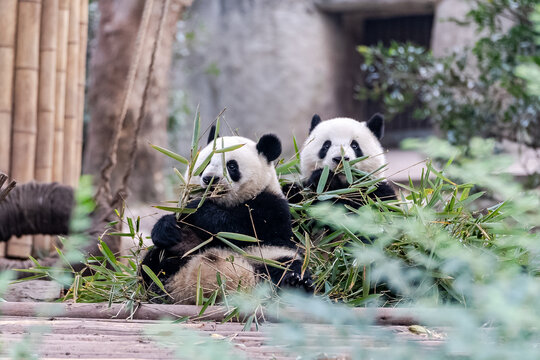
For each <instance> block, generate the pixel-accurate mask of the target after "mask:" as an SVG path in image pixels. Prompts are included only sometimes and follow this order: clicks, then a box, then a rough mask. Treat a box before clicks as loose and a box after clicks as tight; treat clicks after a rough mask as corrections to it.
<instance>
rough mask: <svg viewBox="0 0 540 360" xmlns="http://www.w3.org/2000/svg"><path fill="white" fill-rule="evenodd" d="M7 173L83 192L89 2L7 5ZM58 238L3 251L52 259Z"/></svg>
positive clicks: (11, 1)
mask: <svg viewBox="0 0 540 360" xmlns="http://www.w3.org/2000/svg"><path fill="white" fill-rule="evenodd" d="M0 24H2V31H0V85H1V86H0V172H5V173H7V174H8V176H9V177H10V178H12V179H14V180H16V181H17V182H20V183H24V182H28V181H32V180H36V181H39V182H51V181H58V182H61V183H64V184H67V185H71V186H75V185H76V184H77V182H78V178H79V174H80V170H81V164H80V162H81V154H80V152H81V143H82V128H83V111H84V84H85V66H86V41H87V28H88V26H87V25H88V0H0ZM50 247H51V238H50V237H48V236H41V235H36V236H34V237H32V236H24V237H22V238H12V239H10V240H9V242H8V243H7V247H5V244H0V256H9V257H15V258H27V257H28V255H31V254H33V255H38V256H39V255H47V254H49V251H50Z"/></svg>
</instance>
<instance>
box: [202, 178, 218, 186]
mask: <svg viewBox="0 0 540 360" xmlns="http://www.w3.org/2000/svg"><path fill="white" fill-rule="evenodd" d="M212 179H214V182H213V184H217V182H218V181H219V177H217V176H204V177H203V178H202V181H203V183H204V184H205V185H208V184H210V182H211V181H212Z"/></svg>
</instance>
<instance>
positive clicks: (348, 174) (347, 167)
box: [342, 159, 353, 184]
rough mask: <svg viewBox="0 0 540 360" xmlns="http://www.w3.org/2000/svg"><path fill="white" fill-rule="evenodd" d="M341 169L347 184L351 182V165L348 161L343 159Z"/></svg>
mask: <svg viewBox="0 0 540 360" xmlns="http://www.w3.org/2000/svg"><path fill="white" fill-rule="evenodd" d="M342 161H343V171H344V172H345V178H347V182H348V183H349V184H352V183H353V176H352V172H351V165H350V163H349V162H348V161H347V160H345V159H343V160H342Z"/></svg>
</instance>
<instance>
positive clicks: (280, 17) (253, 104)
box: [172, 0, 474, 156]
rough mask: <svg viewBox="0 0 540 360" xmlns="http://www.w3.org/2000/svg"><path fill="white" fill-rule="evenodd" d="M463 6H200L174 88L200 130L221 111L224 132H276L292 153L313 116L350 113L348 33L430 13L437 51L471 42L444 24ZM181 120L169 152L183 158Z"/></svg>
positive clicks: (266, 0) (331, 1)
mask: <svg viewBox="0 0 540 360" xmlns="http://www.w3.org/2000/svg"><path fill="white" fill-rule="evenodd" d="M317 4H318V5H319V6H317ZM343 4H345V5H347V6H349V8H343V6H344V5H343ZM337 5H339V6H341V8H339V6H338V8H336V6H337ZM383 5H384V6H386V9H387V11H386V10H385V7H384V6H383ZM351 6H352V7H351ZM467 10H468V3H467V1H466V0H441V1H435V0H410V1H407V0H385V1H384V2H376V3H375V2H373V1H367V0H316V1H313V0H271V1H270V0H197V1H194V2H193V6H192V8H191V10H190V12H189V15H188V17H187V18H186V19H185V20H184V22H183V28H182V32H181V33H188V34H190V36H189V40H188V41H186V44H187V45H186V46H185V48H184V49H183V51H181V52H180V54H181V56H180V57H179V58H178V59H176V61H175V62H174V64H173V74H172V76H173V81H172V84H173V91H174V93H176V94H184V97H183V100H182V101H183V102H184V103H183V105H185V107H187V108H188V109H190V110H191V111H192V112H193V111H194V110H195V109H196V107H197V104H199V105H200V111H201V115H202V120H203V128H204V129H205V128H206V127H207V126H208V124H209V123H210V122H211V121H213V120H214V118H215V117H216V115H217V114H218V113H219V112H220V111H221V110H223V109H224V108H227V110H226V112H225V120H226V123H227V125H225V126H223V127H222V129H227V130H226V131H222V135H228V134H231V131H230V130H228V129H229V127H230V128H231V129H233V130H234V129H238V133H239V134H240V135H243V136H247V137H250V138H257V137H258V136H260V135H262V134H264V133H267V132H273V133H276V134H277V135H278V136H279V137H280V138H281V139H282V142H283V144H284V152H285V155H288V156H290V155H292V153H293V151H292V149H293V147H292V136H293V135H295V136H296V138H297V140H298V142H300V143H301V142H302V141H303V140H304V138H305V136H306V135H307V130H308V127H309V121H310V119H311V117H312V115H313V114H314V113H318V114H320V115H321V116H322V117H323V118H330V117H334V116H339V115H349V116H350V115H351V110H350V109H349V107H350V106H347V104H349V105H350V103H351V100H350V99H352V97H353V95H354V94H353V93H354V91H353V88H354V84H356V83H358V81H357V79H356V78H354V75H353V74H354V73H355V71H352V70H351V66H358V64H357V63H356V62H354V61H352V59H353V58H354V56H355V55H354V46H355V45H356V44H354V43H352V42H351V28H355V29H357V30H359V29H361V28H362V27H361V25H360V24H361V22H362V21H363V19H364V18H369V17H385V16H397V15H399V16H405V15H415V14H426V13H429V12H430V11H431V12H434V14H435V25H434V28H433V37H432V48H433V51H434V53H435V54H436V55H444V54H448V53H449V52H451V51H453V50H456V49H458V48H460V47H462V46H464V45H466V44H470V43H471V42H472V40H473V38H474V31H473V30H472V29H470V28H464V27H460V26H458V25H456V24H454V23H451V22H449V21H447V20H448V19H449V18H451V17H456V18H462V17H463V16H464V14H465V13H466V12H467ZM347 19H349V20H347ZM350 19H353V20H354V22H355V23H358V26H356V25H355V24H350V22H351V20H350ZM355 19H357V20H355ZM353 83H354V84H353ZM181 118H182V119H183V123H182V124H181V126H180V129H179V130H177V131H176V132H175V136H176V138H177V140H176V150H177V151H179V152H181V153H183V154H186V152H187V150H188V149H189V141H190V137H191V129H192V118H193V117H192V115H191V114H190V115H189V116H184V117H181Z"/></svg>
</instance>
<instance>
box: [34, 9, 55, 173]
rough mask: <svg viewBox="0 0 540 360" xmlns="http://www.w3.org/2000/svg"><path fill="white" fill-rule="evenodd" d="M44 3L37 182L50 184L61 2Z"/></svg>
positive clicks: (42, 12) (42, 14) (42, 13)
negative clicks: (57, 34)
mask: <svg viewBox="0 0 540 360" xmlns="http://www.w3.org/2000/svg"><path fill="white" fill-rule="evenodd" d="M42 1H43V4H42V11H41V39H40V67H39V96H38V126H37V130H38V133H37V147H36V169H35V170H36V174H35V178H36V180H38V181H46V182H50V181H52V155H53V148H54V111H55V108H54V107H55V91H54V90H55V85H56V84H55V82H56V76H55V75H56V43H57V40H56V29H57V25H58V24H57V23H58V0H42Z"/></svg>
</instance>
